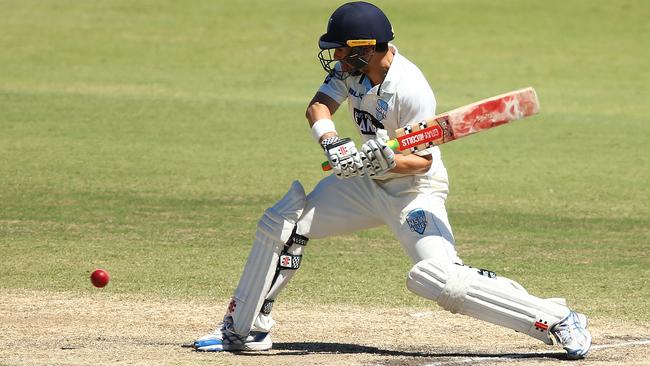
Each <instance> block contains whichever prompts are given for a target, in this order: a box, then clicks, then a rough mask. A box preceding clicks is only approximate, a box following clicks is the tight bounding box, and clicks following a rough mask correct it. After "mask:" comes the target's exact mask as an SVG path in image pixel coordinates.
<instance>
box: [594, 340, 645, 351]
mask: <svg viewBox="0 0 650 366" xmlns="http://www.w3.org/2000/svg"><path fill="white" fill-rule="evenodd" d="M646 344H650V339H643V340H640V341H629V342H622V343H614V344H597V345H594V346H591V349H592V350H593V349H603V348H617V347H629V346H643V345H646Z"/></svg>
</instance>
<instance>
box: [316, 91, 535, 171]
mask: <svg viewBox="0 0 650 366" xmlns="http://www.w3.org/2000/svg"><path fill="white" fill-rule="evenodd" d="M537 112H539V100H538V99H537V93H536V92H535V89H533V88H532V87H528V88H524V89H519V90H515V91H512V92H509V93H505V94H501V95H497V96H494V97H492V98H488V99H484V100H481V101H478V102H475V103H472V104H468V105H466V106H463V107H459V108H456V109H454V110H451V111H449V112H446V113H443V114H439V115H437V116H435V117H432V118H430V119H427V120H425V121H420V122H413V123H410V124H408V125H406V126H404V127H403V128H398V129H397V130H395V139H392V140H389V141H388V142H387V143H386V144H387V145H388V146H389V147H390V148H391V149H393V150H395V151H397V152H400V153H402V154H404V155H409V154H412V153H415V152H418V151H421V150H424V149H427V148H430V147H432V146H437V145H442V144H444V143H447V142H450V141H454V140H457V139H460V138H463V137H465V136H469V135H473V134H475V133H477V132H481V131H484V130H489V129H491V128H493V127H497V126H501V125H503V124H506V123H508V122H512V121H515V120H518V119H522V118H525V117H528V116H532V115H533V114H536V113H537ZM322 168H323V170H324V171H327V170H331V169H332V168H331V167H330V165H329V162H328V161H326V162H324V163H323V164H322Z"/></svg>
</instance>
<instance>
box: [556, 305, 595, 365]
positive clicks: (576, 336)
mask: <svg viewBox="0 0 650 366" xmlns="http://www.w3.org/2000/svg"><path fill="white" fill-rule="evenodd" d="M587 325H588V321H587V317H586V316H585V315H584V314H580V313H576V312H575V311H572V312H571V313H570V314H569V315H567V317H566V318H564V319H562V320H561V321H560V322H559V323H557V324H556V325H554V326H553V328H551V333H552V334H553V336H554V337H555V339H556V340H557V341H558V343H560V344H561V345H562V347H564V349H565V350H566V352H567V358H568V359H570V360H576V359H579V358H583V357H585V355H586V354H587V352H589V348H590V347H591V334H590V333H589V331H588V330H587Z"/></svg>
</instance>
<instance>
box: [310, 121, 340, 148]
mask: <svg viewBox="0 0 650 366" xmlns="http://www.w3.org/2000/svg"><path fill="white" fill-rule="evenodd" d="M330 132H334V133H336V128H335V127H334V122H333V121H332V120H331V119H329V118H322V119H319V120H318V121H316V122H314V124H313V125H312V126H311V134H312V136H314V139H315V140H316V142H318V143H320V138H321V137H323V135H324V134H326V133H330Z"/></svg>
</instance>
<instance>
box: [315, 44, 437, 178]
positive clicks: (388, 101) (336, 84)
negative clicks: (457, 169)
mask: <svg viewBox="0 0 650 366" xmlns="http://www.w3.org/2000/svg"><path fill="white" fill-rule="evenodd" d="M389 48H390V50H391V51H392V52H393V54H394V56H393V62H392V63H391V65H390V68H389V69H388V73H387V74H386V78H385V79H384V82H383V83H381V84H379V85H375V86H374V87H373V86H372V84H371V82H370V80H368V78H367V77H366V76H365V75H363V74H362V75H360V76H350V77H348V78H346V79H345V80H339V79H336V78H332V77H329V76H328V77H327V78H326V79H325V81H324V82H323V85H321V87H320V88H319V89H318V91H319V92H321V93H324V94H327V95H328V96H329V97H330V98H332V99H334V100H335V101H336V102H337V103H339V104H342V103H343V102H344V101H345V100H346V99H347V101H348V109H349V110H350V114H351V116H352V120H353V121H354V122H355V124H356V126H357V128H358V130H359V133H360V134H361V137H362V139H363V141H364V142H365V141H367V140H369V139H373V138H375V137H376V131H377V129H378V128H381V129H384V130H387V131H388V136H389V137H390V138H391V139H393V138H395V130H396V129H398V128H401V127H404V126H405V125H407V124H409V123H411V122H418V121H421V120H425V119H428V118H431V117H433V116H435V114H436V113H435V112H436V98H435V97H434V95H433V91H432V90H431V87H430V86H429V83H428V82H427V80H426V78H425V77H424V75H422V72H421V71H420V69H419V68H418V67H417V66H415V65H414V64H413V63H412V62H410V61H409V60H407V59H406V58H405V57H404V56H402V55H401V54H399V53H398V52H397V48H396V47H395V46H394V45H392V44H389ZM336 68H337V70H340V68H341V64H340V62H339V63H337V64H336ZM426 154H431V156H432V164H431V169H429V171H428V172H427V173H425V174H426V175H432V174H433V172H435V171H436V169H437V168H438V167H439V166H442V160H441V158H440V150H439V148H438V147H437V146H434V147H432V148H429V149H427V150H423V151H421V152H418V155H426ZM399 176H403V174H395V173H389V174H386V175H383V176H381V177H376V178H375V179H382V180H383V179H390V178H395V177H399Z"/></svg>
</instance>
